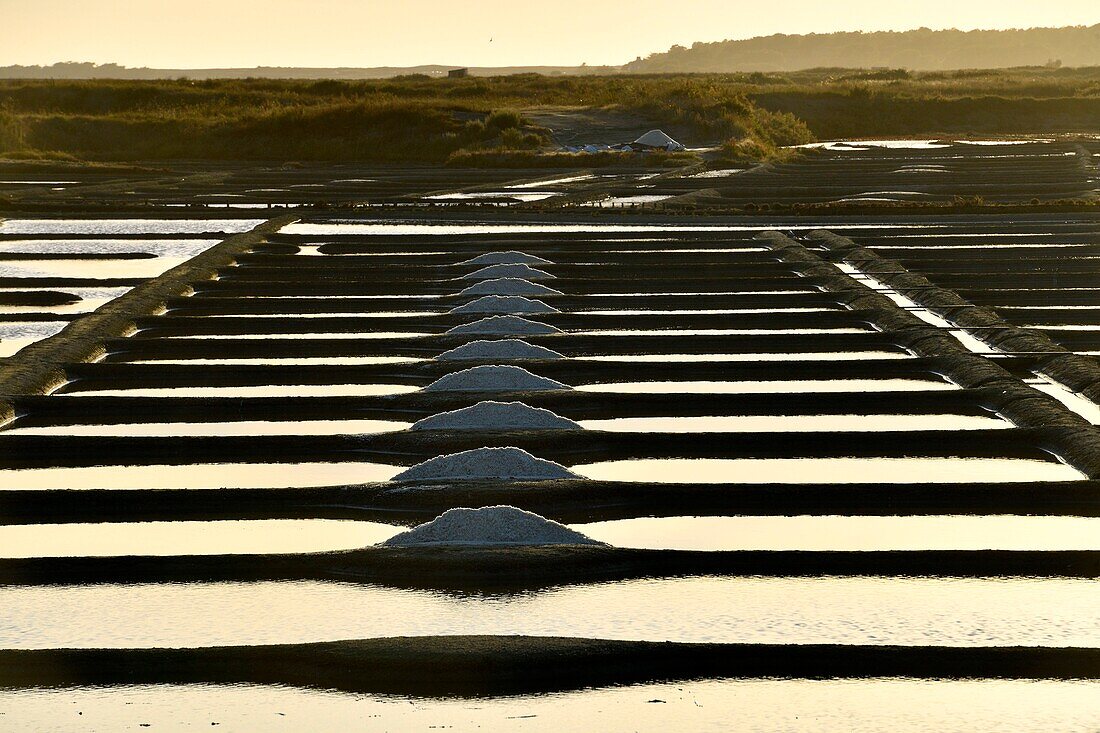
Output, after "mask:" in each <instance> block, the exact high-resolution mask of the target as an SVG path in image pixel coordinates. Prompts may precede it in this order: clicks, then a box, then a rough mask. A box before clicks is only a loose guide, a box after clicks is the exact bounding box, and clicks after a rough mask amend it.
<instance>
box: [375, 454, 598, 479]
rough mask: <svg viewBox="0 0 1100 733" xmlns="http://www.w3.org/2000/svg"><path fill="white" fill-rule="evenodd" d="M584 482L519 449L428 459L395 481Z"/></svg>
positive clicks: (552, 462) (562, 469)
mask: <svg viewBox="0 0 1100 733" xmlns="http://www.w3.org/2000/svg"><path fill="white" fill-rule="evenodd" d="M577 478H581V477H580V476H578V475H577V474H575V473H573V472H572V471H570V470H569V469H568V468H566V467H565V466H563V465H561V464H560V463H555V462H554V461H547V460H544V459H542V458H536V457H535V456H533V455H531V454H530V453H528V452H527V451H525V450H522V449H520V448H475V449H474V450H468V451H462V452H461V453H451V454H448V455H443V456H438V457H436V458H432V459H429V460H427V461H424V462H423V463H418V464H416V465H415V466H413V467H411V468H409V469H406V470H405V471H402V472H401V473H399V474H397V475H396V476H394V477H393V480H394V481H437V480H445V481H552V480H554V479H577Z"/></svg>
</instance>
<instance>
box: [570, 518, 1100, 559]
mask: <svg viewBox="0 0 1100 733" xmlns="http://www.w3.org/2000/svg"><path fill="white" fill-rule="evenodd" d="M570 527H572V528H573V529H575V530H577V531H578V532H581V533H583V534H586V535H588V536H589V537H591V538H592V539H594V540H600V541H601V542H606V543H608V544H611V545H615V546H616V547H638V548H644V549H657V550H807V551H819V550H840V551H859V552H863V551H875V550H1018V551H1022V550H1090V551H1096V550H1100V519H1095V518H1082V517H1019V516H931V517H909V516H906V517H852V516H797V517H641V518H637V519H619V520H614V521H609V522H591V523H587V524H573V525H570Z"/></svg>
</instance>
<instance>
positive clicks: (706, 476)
mask: <svg viewBox="0 0 1100 733" xmlns="http://www.w3.org/2000/svg"><path fill="white" fill-rule="evenodd" d="M570 470H572V471H573V472H574V473H577V474H580V475H581V476H584V477H585V478H590V479H595V480H597V481H632V482H652V483H672V484H678V483H687V484H693V483H736V484H756V483H760V484H804V483H809V484H814V483H824V484H838V485H839V484H867V483H884V484H900V483H916V482H919V483H967V482H973V483H990V482H1006V483H1013V482H1028V481H1078V480H1081V479H1083V478H1084V475H1083V474H1082V473H1081V472H1080V471H1078V470H1077V469H1075V468H1072V467H1071V466H1067V465H1065V464H1063V463H1056V462H1054V461H1053V460H1051V461H1035V460H1023V459H1010V458H730V459H727V458H654V459H640V460H628V461H602V462H599V463H589V464H584V465H579V466H570Z"/></svg>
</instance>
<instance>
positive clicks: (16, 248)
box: [0, 239, 219, 259]
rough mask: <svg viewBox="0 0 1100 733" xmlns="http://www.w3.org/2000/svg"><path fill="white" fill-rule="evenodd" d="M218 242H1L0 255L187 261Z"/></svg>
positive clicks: (189, 240)
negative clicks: (142, 255) (121, 255)
mask: <svg viewBox="0 0 1100 733" xmlns="http://www.w3.org/2000/svg"><path fill="white" fill-rule="evenodd" d="M218 241H219V240H217V239H141V240H135V239H21V240H14V241H4V242H0V252H22V253H28V254H31V253H36V254H46V253H59V252H69V253H72V254H74V255H79V254H114V253H117V252H148V253H149V254H154V255H157V256H158V257H183V258H185V259H186V258H189V257H194V256H195V255H197V254H199V253H201V252H204V251H206V250H207V249H209V248H210V247H213V246H214V245H215V244H217V243H218Z"/></svg>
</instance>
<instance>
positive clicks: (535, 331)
mask: <svg viewBox="0 0 1100 733" xmlns="http://www.w3.org/2000/svg"><path fill="white" fill-rule="evenodd" d="M561 332H562V330H561V329H560V328H557V327H555V326H551V325H549V324H546V323H539V322H538V321H529V320H527V319H526V318H520V317H519V316H489V317H488V318H482V319H481V320H480V321H474V322H473V323H463V324H462V325H461V326H455V327H454V328H449V329H447V331H446V333H448V334H450V335H452V336H457V335H461V334H465V333H488V334H500V335H502V336H538V335H543V334H550V333H561Z"/></svg>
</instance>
